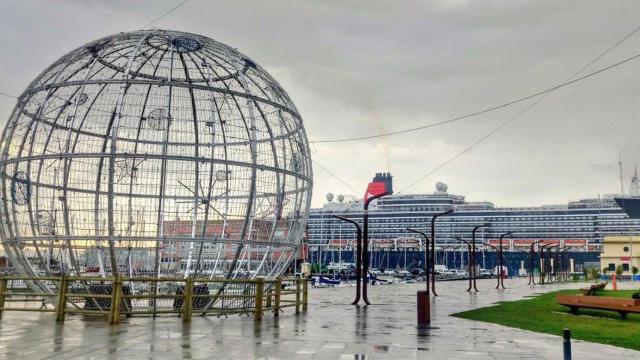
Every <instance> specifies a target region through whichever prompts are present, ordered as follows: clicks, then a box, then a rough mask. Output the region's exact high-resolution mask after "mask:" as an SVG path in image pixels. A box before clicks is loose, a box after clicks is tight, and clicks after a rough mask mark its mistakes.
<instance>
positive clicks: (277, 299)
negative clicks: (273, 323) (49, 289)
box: [273, 276, 282, 316]
mask: <svg viewBox="0 0 640 360" xmlns="http://www.w3.org/2000/svg"><path fill="white" fill-rule="evenodd" d="M275 287H276V294H275V297H274V301H275V306H274V309H273V316H278V315H280V292H281V291H282V278H280V277H279V276H278V277H277V278H276V285H275Z"/></svg>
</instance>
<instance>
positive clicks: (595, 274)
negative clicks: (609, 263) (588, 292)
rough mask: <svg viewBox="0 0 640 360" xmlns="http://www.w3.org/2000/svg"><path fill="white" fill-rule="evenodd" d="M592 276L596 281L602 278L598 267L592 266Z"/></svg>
mask: <svg viewBox="0 0 640 360" xmlns="http://www.w3.org/2000/svg"><path fill="white" fill-rule="evenodd" d="M591 278H592V279H593V280H595V281H596V282H597V281H598V279H599V278H600V272H599V271H598V269H597V268H595V267H592V268H591Z"/></svg>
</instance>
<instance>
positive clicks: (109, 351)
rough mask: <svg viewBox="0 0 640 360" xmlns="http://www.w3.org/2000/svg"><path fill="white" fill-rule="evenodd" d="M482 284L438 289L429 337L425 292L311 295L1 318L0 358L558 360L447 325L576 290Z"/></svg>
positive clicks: (390, 288) (514, 341)
mask: <svg viewBox="0 0 640 360" xmlns="http://www.w3.org/2000/svg"><path fill="white" fill-rule="evenodd" d="M494 281H495V280H480V281H479V282H478V288H479V289H480V292H479V293H478V294H468V293H466V292H465V291H464V290H465V289H466V286H467V283H466V282H464V281H454V282H441V283H438V292H439V294H440V296H438V297H436V298H434V300H433V301H432V323H431V329H428V330H418V329H417V328H416V326H415V322H416V311H415V306H416V305H415V293H416V290H418V289H421V288H422V287H423V286H424V284H394V285H385V286H372V287H370V296H369V297H370V299H371V300H372V302H373V303H374V304H373V305H371V306H368V307H365V306H360V307H357V306H352V305H348V304H349V303H350V302H351V300H352V297H353V294H354V288H349V287H343V288H321V289H311V290H310V295H309V297H310V299H309V301H310V304H309V310H308V312H307V313H302V314H300V315H298V316H296V315H294V314H293V310H292V309H287V311H286V312H285V313H284V314H283V315H282V316H280V318H279V319H278V318H274V317H272V316H265V318H264V320H263V321H262V322H261V323H258V322H254V321H253V319H251V318H247V317H238V316H231V317H229V318H216V317H206V318H202V317H198V316H194V317H193V320H192V323H191V324H183V323H182V322H181V321H180V319H178V318H175V317H163V318H157V319H155V320H152V319H147V318H132V319H129V321H128V322H125V323H123V324H121V325H118V326H113V327H112V326H109V325H108V324H107V323H106V322H105V321H104V320H90V319H83V318H81V317H76V316H70V317H68V318H67V320H66V322H65V323H64V324H62V325H60V324H56V323H54V321H53V318H52V317H53V316H54V315H53V314H40V313H22V312H20V313H7V314H4V316H3V319H2V320H1V321H0V357H1V358H6V359H15V358H29V359H50V358H51V359H56V358H59V359H111V358H123V359H124V358H126V359H150V358H153V359H178V358H182V359H211V358H224V359H249V358H255V359H354V358H362V357H361V356H360V355H365V357H364V358H366V359H427V358H428V359H558V358H561V357H562V339H561V338H560V337H558V336H552V335H545V334H539V333H533V332H529V331H523V330H518V329H513V328H508V327H504V326H500V325H494V324H489V323H483V322H476V321H470V320H464V319H459V318H455V317H452V316H449V315H450V314H452V313H456V312H459V311H464V310H470V309H473V308H478V307H484V306H488V305H490V304H492V303H495V302H497V301H510V300H517V299H520V298H523V297H525V296H530V295H533V294H536V293H540V292H546V291H552V290H557V289H561V288H576V287H578V286H580V285H579V284H575V283H574V284H569V285H557V284H554V285H547V286H536V287H533V288H532V287H529V286H528V285H526V280H521V279H516V280H508V281H507V283H506V285H507V287H508V289H507V290H505V291H502V292H498V291H496V290H495V289H493V285H494ZM572 346H573V356H574V358H575V359H603V358H625V359H632V358H640V352H635V351H630V350H625V349H621V348H617V347H612V346H606V345H600V344H595V343H588V342H582V341H577V340H573V342H572Z"/></svg>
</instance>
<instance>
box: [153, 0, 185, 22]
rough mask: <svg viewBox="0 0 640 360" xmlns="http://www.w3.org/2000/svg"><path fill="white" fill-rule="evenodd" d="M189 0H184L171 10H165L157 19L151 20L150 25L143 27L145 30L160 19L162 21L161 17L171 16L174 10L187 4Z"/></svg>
mask: <svg viewBox="0 0 640 360" xmlns="http://www.w3.org/2000/svg"><path fill="white" fill-rule="evenodd" d="M188 2H189V0H184V1H182V2H181V3H179V4H178V5H176V6H174V7H172V8H171V9H169V10H167V11H166V12H164V13H163V14H162V15H160V16H158V17H157V18H155V19H153V20H152V21H151V22H150V23H148V24H147V26H145V28H148V27H150V26H151V25H153V24H155V23H156V22H158V21H159V20H160V19H162V18H163V17H165V16H167V15H169V14H171V13H172V12H174V11H175V10H176V9H178V8H179V7H180V6H182V5H184V4H186V3H188Z"/></svg>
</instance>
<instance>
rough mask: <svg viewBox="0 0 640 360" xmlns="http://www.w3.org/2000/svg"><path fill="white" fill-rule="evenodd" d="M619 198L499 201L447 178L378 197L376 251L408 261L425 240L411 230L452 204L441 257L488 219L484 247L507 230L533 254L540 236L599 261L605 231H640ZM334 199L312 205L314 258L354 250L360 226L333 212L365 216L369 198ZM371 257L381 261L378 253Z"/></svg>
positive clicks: (513, 247) (480, 237)
mask: <svg viewBox="0 0 640 360" xmlns="http://www.w3.org/2000/svg"><path fill="white" fill-rule="evenodd" d="M380 176H382V177H388V178H389V181H390V179H391V175H390V174H388V173H382V174H376V177H380ZM632 185H633V186H636V189H635V190H634V191H637V186H638V184H637V180H636V181H635V182H633V181H632ZM615 197H616V196H615V195H607V196H602V197H597V198H590V199H582V200H577V201H572V202H569V203H568V204H563V205H545V206H540V207H499V206H495V205H494V204H493V203H491V202H486V201H478V202H475V201H467V200H466V198H465V196H463V195H457V194H453V193H451V192H450V191H449V189H448V186H447V185H446V184H444V183H442V182H438V183H437V184H436V189H435V191H434V192H433V193H432V194H414V195H408V194H407V195H405V194H398V195H389V196H385V197H383V198H380V199H378V200H375V201H374V203H372V205H371V206H370V208H369V239H370V244H371V250H372V253H373V254H374V256H378V257H380V256H382V257H384V256H385V255H386V259H387V260H386V261H387V262H390V263H391V266H392V267H393V266H402V265H401V264H400V263H402V261H401V260H399V256H400V257H401V256H402V255H399V254H397V253H404V252H406V251H412V250H413V251H416V252H418V251H421V250H422V249H423V247H424V244H423V243H422V242H423V241H422V239H420V238H419V237H418V236H416V235H415V234H412V233H409V232H408V231H407V230H406V229H407V228H417V229H423V230H425V229H429V227H430V221H431V218H432V216H433V215H434V214H437V213H440V212H443V211H446V210H450V209H453V210H454V212H453V213H451V214H449V215H446V216H442V217H439V218H438V220H437V222H436V226H435V237H436V242H437V247H436V249H437V250H438V254H439V256H440V258H442V257H443V256H444V259H442V260H441V261H444V262H447V261H451V260H450V255H447V254H446V253H447V251H449V252H450V251H455V250H456V249H459V251H461V252H462V249H460V248H461V246H460V245H461V242H460V241H459V240H457V239H456V238H463V239H465V240H470V239H471V232H472V229H473V228H474V227H475V226H477V225H480V224H485V223H486V224H489V227H488V228H486V229H484V230H482V231H478V233H477V236H476V242H477V243H478V244H479V245H478V247H479V249H480V251H483V252H484V251H485V250H486V251H489V250H491V249H492V248H491V247H489V246H487V245H494V246H495V245H497V243H498V240H497V239H498V238H499V236H500V234H504V233H507V232H513V235H512V236H510V237H505V239H504V241H503V246H504V249H505V251H507V252H518V253H520V254H522V256H526V254H524V251H526V250H527V249H528V248H529V247H530V246H531V244H532V243H533V242H536V241H538V240H542V241H543V242H544V243H556V244H558V245H559V246H561V247H567V248H570V249H571V251H572V252H574V253H578V252H583V253H584V254H582V256H581V258H582V259H583V262H597V261H598V255H599V253H600V251H601V249H602V243H603V239H604V237H605V236H614V235H631V234H634V235H635V234H637V233H638V232H639V231H640V219H635V218H630V217H629V216H627V214H625V212H624V211H623V209H622V208H621V207H620V206H619V205H618V204H617V203H616V200H615ZM327 199H328V200H329V201H327V203H325V204H324V205H323V206H322V207H321V208H315V209H312V210H311V212H310V216H309V222H308V232H307V237H308V244H309V258H310V261H311V262H322V263H328V262H330V261H336V255H335V252H337V254H338V256H339V257H340V258H349V253H352V252H353V248H354V246H355V236H356V232H355V228H354V226H353V225H350V224H348V223H345V222H343V221H340V220H338V219H336V218H335V217H334V215H339V216H343V217H346V218H350V219H353V220H357V221H362V215H363V201H362V200H357V199H354V200H352V201H345V200H344V197H342V196H338V197H337V198H336V200H335V201H334V199H333V196H332V195H328V196H327ZM429 231H430V230H429ZM519 250H522V251H519ZM380 252H382V254H383V255H380ZM376 254H377V255H376ZM483 255H484V253H483ZM454 256H455V253H454ZM414 257H415V256H414ZM390 258H391V261H390V260H389V259H390ZM416 258H419V257H416ZM517 258H520V257H517ZM394 259H395V260H394ZM372 261H373V263H374V264H375V263H376V260H375V259H372ZM405 261H406V255H405ZM439 262H440V260H439ZM454 263H455V264H452V265H453V266H450V267H455V266H457V265H462V264H461V263H459V262H456V261H455V260H454ZM517 265H518V264H512V266H514V267H515V266H517ZM379 266H380V267H386V265H379ZM515 270H517V269H515Z"/></svg>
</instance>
